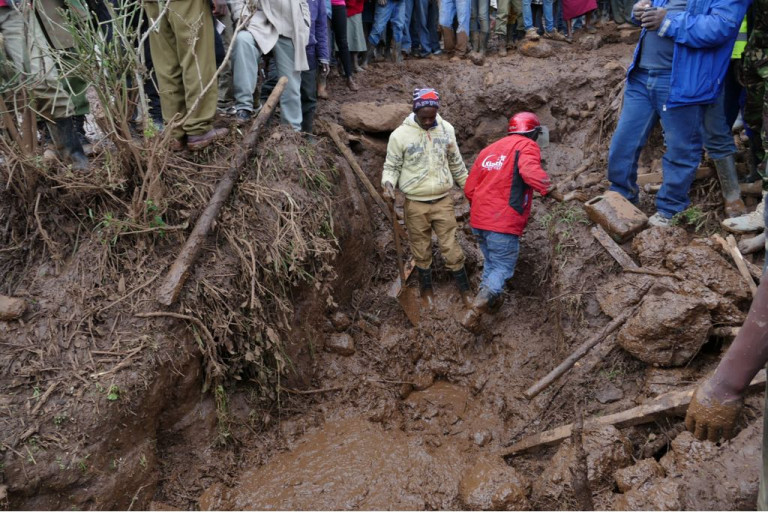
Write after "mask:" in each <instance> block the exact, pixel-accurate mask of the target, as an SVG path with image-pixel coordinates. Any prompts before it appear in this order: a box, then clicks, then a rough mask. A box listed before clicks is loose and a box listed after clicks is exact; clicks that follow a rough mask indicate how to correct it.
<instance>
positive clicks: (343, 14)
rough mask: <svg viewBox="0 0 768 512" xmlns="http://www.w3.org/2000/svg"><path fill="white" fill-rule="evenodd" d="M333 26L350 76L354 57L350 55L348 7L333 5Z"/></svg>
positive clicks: (343, 61) (343, 62)
mask: <svg viewBox="0 0 768 512" xmlns="http://www.w3.org/2000/svg"><path fill="white" fill-rule="evenodd" d="M331 27H332V29H333V37H334V39H335V40H336V46H338V47H339V56H340V57H341V65H342V66H344V75H346V77H347V78H349V77H350V76H352V58H351V57H350V55H349V44H347V8H346V7H345V6H343V5H334V6H332V7H331Z"/></svg>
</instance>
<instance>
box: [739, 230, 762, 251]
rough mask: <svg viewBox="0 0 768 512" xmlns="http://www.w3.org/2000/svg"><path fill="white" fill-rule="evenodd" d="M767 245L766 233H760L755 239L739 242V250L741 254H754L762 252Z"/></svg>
mask: <svg viewBox="0 0 768 512" xmlns="http://www.w3.org/2000/svg"><path fill="white" fill-rule="evenodd" d="M765 244H766V242H765V233H760V234H759V235H757V236H755V237H752V238H745V239H744V240H741V241H739V250H740V251H741V254H752V253H753V252H757V251H762V250H763V247H764V246H765Z"/></svg>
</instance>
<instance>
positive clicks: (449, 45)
mask: <svg viewBox="0 0 768 512" xmlns="http://www.w3.org/2000/svg"><path fill="white" fill-rule="evenodd" d="M440 30H442V31H443V55H445V56H446V57H450V56H451V55H452V54H453V51H454V50H455V49H456V34H455V33H454V31H453V29H452V28H449V27H440Z"/></svg>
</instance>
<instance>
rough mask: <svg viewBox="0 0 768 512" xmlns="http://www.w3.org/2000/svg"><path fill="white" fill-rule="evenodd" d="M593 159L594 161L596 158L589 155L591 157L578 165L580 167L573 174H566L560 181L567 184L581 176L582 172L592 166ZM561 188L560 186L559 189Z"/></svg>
mask: <svg viewBox="0 0 768 512" xmlns="http://www.w3.org/2000/svg"><path fill="white" fill-rule="evenodd" d="M593 161H594V158H593V157H589V158H587V160H585V161H584V163H583V164H581V165H580V166H578V167H577V168H576V170H575V171H573V172H572V173H571V174H569V175H568V176H566V177H565V178H563V179H562V180H561V181H560V183H561V184H562V185H567V184H568V183H570V182H571V181H573V180H575V179H576V178H578V177H579V176H581V175H582V174H584V173H585V172H587V171H588V170H589V168H590V167H592V162H593ZM559 188H560V187H558V189H559Z"/></svg>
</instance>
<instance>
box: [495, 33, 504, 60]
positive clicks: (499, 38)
mask: <svg viewBox="0 0 768 512" xmlns="http://www.w3.org/2000/svg"><path fill="white" fill-rule="evenodd" d="M496 40H497V41H498V44H499V57H506V56H507V36H506V35H503V34H496Z"/></svg>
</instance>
